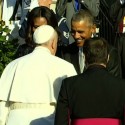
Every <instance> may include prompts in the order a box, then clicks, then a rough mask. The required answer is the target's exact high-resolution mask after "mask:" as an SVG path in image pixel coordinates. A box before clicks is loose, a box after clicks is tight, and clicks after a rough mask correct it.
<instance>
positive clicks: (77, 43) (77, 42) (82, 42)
mask: <svg viewBox="0 0 125 125" xmlns="http://www.w3.org/2000/svg"><path fill="white" fill-rule="evenodd" d="M83 44H84V41H76V45H77V46H78V47H82V46H83Z"/></svg>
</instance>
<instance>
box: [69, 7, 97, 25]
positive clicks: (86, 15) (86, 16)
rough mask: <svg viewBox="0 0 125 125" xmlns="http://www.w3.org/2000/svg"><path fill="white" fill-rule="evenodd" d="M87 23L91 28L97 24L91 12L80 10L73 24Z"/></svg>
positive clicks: (73, 18) (73, 17)
mask: <svg viewBox="0 0 125 125" xmlns="http://www.w3.org/2000/svg"><path fill="white" fill-rule="evenodd" d="M80 21H86V22H88V24H89V25H90V26H92V25H94V24H95V19H94V16H93V15H92V13H91V12H90V11H89V10H82V9H81V10H79V11H78V12H76V13H75V14H74V15H73V16H72V19H71V22H80Z"/></svg>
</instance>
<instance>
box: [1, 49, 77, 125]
mask: <svg viewBox="0 0 125 125" xmlns="http://www.w3.org/2000/svg"><path fill="white" fill-rule="evenodd" d="M73 75H76V71H75V69H74V67H73V65H72V64H70V63H69V62H66V61H65V60H62V59H60V58H58V57H56V56H53V55H51V53H50V51H49V50H48V49H47V48H45V47H36V48H35V50H34V51H33V52H32V53H31V54H28V55H26V56H24V57H21V58H18V59H16V60H14V61H12V62H11V63H10V64H8V66H7V67H6V68H5V70H4V72H3V74H2V76H1V79H0V100H2V101H5V102H7V101H12V102H23V103H42V104H47V106H48V108H47V109H48V111H47V113H45V115H44V113H43V112H45V111H43V110H42V109H41V110H38V109H36V110H38V111H36V112H37V113H36V117H35V116H34V115H33V114H34V113H33V112H35V111H34V110H33V111H31V109H26V110H24V109H16V110H11V111H10V113H9V118H8V122H7V123H8V124H7V125H17V124H18V125H22V124H23V125H29V123H30V122H31V121H32V120H33V119H36V118H40V117H47V116H49V115H50V116H51V114H53V113H54V110H55V108H54V109H50V112H49V107H50V105H49V104H50V103H52V102H54V103H56V100H57V98H58V93H59V90H60V86H61V82H62V80H63V79H64V78H66V77H69V76H73ZM51 107H52V106H51ZM43 109H44V110H47V109H45V108H43ZM0 112H1V111H0ZM0 114H1V113H0ZM20 114H21V116H20ZM23 114H25V115H23ZM0 117H1V118H2V114H1V115H0ZM1 118H0V119H1ZM13 118H14V119H15V121H13ZM48 118H49V117H48ZM51 118H52V116H51ZM46 119H47V118H46ZM52 119H54V117H53V118H52ZM9 121H10V122H9ZM50 121H51V120H50ZM19 123H22V124H19ZM51 124H53V120H52V122H51ZM34 125H35V124H34Z"/></svg>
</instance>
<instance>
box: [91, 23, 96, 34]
mask: <svg viewBox="0 0 125 125" xmlns="http://www.w3.org/2000/svg"><path fill="white" fill-rule="evenodd" d="M95 33H96V25H95V24H93V26H92V34H95Z"/></svg>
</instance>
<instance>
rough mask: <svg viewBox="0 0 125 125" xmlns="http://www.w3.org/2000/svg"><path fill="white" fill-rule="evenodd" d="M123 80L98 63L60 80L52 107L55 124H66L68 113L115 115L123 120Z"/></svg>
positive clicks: (84, 115)
mask: <svg viewBox="0 0 125 125" xmlns="http://www.w3.org/2000/svg"><path fill="white" fill-rule="evenodd" d="M124 104H125V81H124V80H122V79H120V78H117V77H114V76H113V75H111V74H110V73H109V72H108V71H107V70H106V68H104V67H103V66H100V65H93V66H90V67H89V68H88V69H87V70H86V71H85V72H84V73H83V74H80V75H77V76H74V77H70V78H67V79H65V80H63V83H62V86H61V89H60V93H59V97H58V101H57V108H56V115H55V125H68V117H69V114H70V118H71V119H78V118H119V119H121V120H123V113H124V112H123V108H124Z"/></svg>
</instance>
